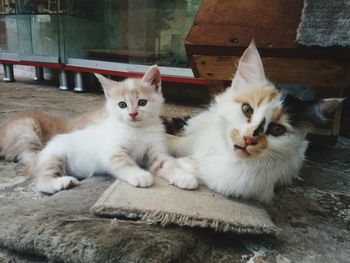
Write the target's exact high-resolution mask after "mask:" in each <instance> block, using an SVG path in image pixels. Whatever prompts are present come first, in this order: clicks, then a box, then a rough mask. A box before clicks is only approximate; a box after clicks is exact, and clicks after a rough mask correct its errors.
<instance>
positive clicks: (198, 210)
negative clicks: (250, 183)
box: [91, 178, 277, 234]
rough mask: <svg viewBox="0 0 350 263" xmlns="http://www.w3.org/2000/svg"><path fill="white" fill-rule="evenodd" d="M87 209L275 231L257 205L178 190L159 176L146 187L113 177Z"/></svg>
mask: <svg viewBox="0 0 350 263" xmlns="http://www.w3.org/2000/svg"><path fill="white" fill-rule="evenodd" d="M91 211H92V212H93V213H94V214H95V215H97V216H102V217H109V218H110V217H116V218H122V219H123V218H124V219H132V220H139V221H142V222H145V223H148V224H160V225H163V226H165V225H174V224H175V225H179V226H188V227H202V228H211V229H214V230H215V231H221V232H235V233H254V234H273V233H275V232H276V230H277V229H276V226H275V225H274V224H273V223H272V221H271V219H270V217H269V215H268V214H267V212H266V211H265V209H264V208H263V207H262V206H260V205H256V204H251V203H247V202H243V201H237V200H232V199H227V198H225V197H223V196H221V195H218V194H216V193H213V192H212V191H210V190H208V189H207V188H205V187H202V186H201V187H200V188H199V189H198V190H194V191H188V190H181V189H179V188H177V187H175V186H173V185H168V183H167V182H165V181H164V180H162V179H160V178H156V181H155V184H154V185H153V186H152V187H150V188H136V187H133V186H131V185H129V184H128V183H126V182H124V181H121V180H116V181H115V182H114V183H113V184H112V185H111V186H110V187H109V188H108V189H107V190H106V191H105V192H104V193H103V195H102V196H101V197H100V199H99V200H98V201H97V202H96V204H95V205H94V206H93V207H92V208H91Z"/></svg>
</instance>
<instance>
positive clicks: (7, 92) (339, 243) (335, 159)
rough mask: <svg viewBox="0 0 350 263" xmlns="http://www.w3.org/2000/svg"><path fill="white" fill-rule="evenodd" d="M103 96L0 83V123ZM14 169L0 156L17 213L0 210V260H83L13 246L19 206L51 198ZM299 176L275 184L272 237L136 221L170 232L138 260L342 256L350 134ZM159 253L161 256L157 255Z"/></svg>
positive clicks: (66, 110) (2, 199) (174, 112)
mask: <svg viewBox="0 0 350 263" xmlns="http://www.w3.org/2000/svg"><path fill="white" fill-rule="evenodd" d="M102 100H103V95H96V94H74V93H72V92H62V91H58V90H57V89H56V88H55V87H54V86H48V85H47V84H46V83H45V82H44V83H39V84H38V83H34V82H31V81H27V80H20V82H16V83H4V82H2V81H1V82H0V123H1V122H2V121H3V120H4V119H5V118H6V117H8V116H9V115H10V114H12V113H14V112H17V111H23V110H45V111H52V112H56V113H60V114H64V115H67V116H72V115H77V114H80V113H82V112H85V111H86V110H87V109H89V108H91V107H93V106H96V105H97V104H99V103H101V101H102ZM165 111H166V115H168V116H181V115H184V114H185V115H186V114H192V115H193V114H196V113H198V112H200V111H201V109H199V108H194V107H184V106H174V105H167V106H166V108H165ZM20 174H21V173H20V167H19V166H18V165H16V164H13V163H6V162H4V161H0V207H1V206H3V207H7V206H8V207H11V209H12V208H13V209H15V208H16V206H18V210H16V211H17V212H16V214H15V215H16V216H15V217H11V218H12V219H9V217H6V215H0V262H48V261H49V260H50V261H51V262H60V261H67V262H84V261H79V260H78V259H76V260H73V259H69V257H67V256H66V257H61V256H60V255H56V254H55V255H54V256H53V254H52V251H51V252H50V251H49V252H47V251H46V250H37V249H32V250H31V249H28V248H25V247H23V246H22V245H21V246H20V245H16V244H19V243H20V242H21V240H18V241H16V240H15V241H13V239H16V237H13V236H11V235H10V234H11V233H17V232H16V231H19V230H18V227H19V224H20V223H19V221H16V218H18V219H17V220H19V218H21V214H20V212H18V211H24V210H25V211H26V212H25V213H28V214H31V216H33V214H34V216H35V211H36V210H35V211H34V210H33V211H32V212H31V210H30V209H31V208H30V202H32V201H33V200H42V199H46V200H48V201H50V200H49V199H50V198H51V197H43V196H41V195H40V194H39V193H37V192H36V191H35V189H34V188H33V185H32V184H31V182H30V181H28V180H27V179H26V178H25V177H23V176H21V175H20ZM300 176H301V178H302V180H300V181H295V182H294V183H293V185H292V186H289V187H286V188H284V189H278V190H277V193H276V198H275V200H274V202H273V204H271V205H270V206H268V207H267V211H268V213H269V214H270V216H271V218H272V220H273V221H274V223H275V224H276V225H277V226H278V227H279V228H280V229H281V231H280V233H278V234H277V235H276V236H258V237H257V236H232V235H226V234H217V233H212V232H210V231H209V232H208V231H203V230H189V229H180V228H176V227H175V228H166V229H163V228H160V227H150V226H145V227H140V226H138V227H139V230H138V231H140V232H142V231H145V233H146V232H147V234H144V235H149V237H148V238H149V239H147V240H150V239H154V240H155V241H154V242H156V241H159V242H158V243H156V244H160V243H161V242H162V244H164V242H165V241H164V238H165V237H171V243H172V244H173V247H171V248H169V247H168V248H165V247H164V246H161V247H159V248H158V247H157V246H158V245H157V246H156V245H155V247H157V251H156V252H155V255H156V256H157V257H156V256H154V255H153V254H150V253H151V252H149V248H147V249H146V247H145V250H148V252H149V253H148V254H147V256H140V255H139V256H138V258H137V260H138V261H140V262H147V261H148V260H149V259H154V260H153V262H157V259H158V261H161V260H159V259H160V258H162V259H163V260H165V259H166V261H176V262H177V261H180V260H182V261H192V262H195V261H197V262H199V261H200V262H349V258H350V233H349V232H350V140H349V139H347V138H344V137H340V138H339V140H338V143H337V145H336V146H335V147H332V148H329V149H326V150H324V151H322V152H310V153H309V154H308V156H307V160H306V162H305V165H304V167H303V169H302V171H301V174H300ZM95 183H96V185H99V187H100V188H101V189H102V188H103V187H106V186H107V185H108V184H110V182H109V180H108V179H98V180H97V182H95ZM95 183H93V184H92V185H95ZM87 184H89V182H87ZM68 192H69V191H67V193H68ZM67 193H63V194H62V195H61V197H62V198H64V195H67ZM71 193H73V192H71ZM67 196H68V195H67ZM66 198H68V197H66ZM24 201H25V202H24ZM56 201H57V200H56ZM23 202H24V203H26V202H28V204H29V205H26V207H22V206H23ZM33 202H34V201H33ZM50 202H52V201H50ZM57 202H58V201H57ZM73 203H74V202H72V204H71V206H72V205H73ZM82 203H84V202H82ZM69 205H70V204H67V206H69ZM89 205H90V204H89V203H87V204H86V210H87V211H85V210H84V209H85V206H84V205H81V207H80V208H81V209H83V210H84V211H83V213H85V214H84V215H85V216H86V217H89V215H88V208H87V207H88V206H89ZM0 210H1V209H0ZM6 211H7V210H6V209H5V210H2V212H1V211H0V213H3V214H6ZM38 213H39V212H38ZM46 213H47V215H46V216H47V217H49V216H50V210H49V209H48V210H47V211H46ZM9 215H10V214H9ZM26 216H28V215H27V214H26ZM89 218H90V217H89ZM90 219H91V220H94V219H93V218H90ZM21 222H22V221H21ZM111 222H113V220H112V219H111V221H109V220H107V221H103V223H101V224H105V225H108V226H110V224H111ZM22 223H23V222H22ZM97 223H100V221H99V222H96V224H97ZM118 227H119V228H123V229H124V228H125V229H126V230H125V231H126V232H125V233H129V232H130V233H131V232H132V233H134V232H135V230H134V229H135V225H134V223H128V222H123V223H120V225H118V226H116V229H117V230H118ZM129 228H130V229H129ZM9 229H10V230H11V231H12V232H11V231H10V230H9ZM13 229H16V230H13ZM128 229H129V230H128ZM128 231H129V232H128ZM2 233H3V234H2ZM125 233H124V234H125ZM142 233H143V232H142ZM1 235H2V236H1ZM6 235H8V236H6ZM130 236H131V235H130ZM113 238H114V239H117V238H118V237H117V236H114V237H113ZM147 240H146V241H143V242H141V241H140V240H138V242H139V243H137V244H138V245H137V246H138V247H139V248H140V247H143V246H144V245H145V243H147V242H148V241H147ZM107 241H108V242H111V241H110V240H107ZM107 241H106V242H107ZM16 242H17V243H16ZM101 242H102V241H101ZM124 242H126V241H124ZM128 242H129V243H123V247H119V248H118V249H119V250H118V249H117V248H116V249H115V251H116V252H115V253H117V254H116V258H118V256H119V259H123V260H120V261H125V262H126V261H128V260H126V259H130V260H132V259H134V261H136V260H135V257H134V258H133V257H131V254H133V253H136V252H135V251H129V250H127V249H126V244H130V242H135V240H128ZM21 244H22V243H21ZM31 245H32V244H31ZM34 247H35V246H34ZM45 251H46V252H45ZM50 253H51V254H50ZM118 253H120V254H118ZM120 255H122V257H120ZM142 255H145V254H142ZM159 255H163V256H164V257H159ZM133 256H135V255H134V254H133ZM85 262H90V261H85ZM110 262H113V260H111V261H110Z"/></svg>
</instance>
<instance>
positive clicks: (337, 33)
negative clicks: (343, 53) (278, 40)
mask: <svg viewBox="0 0 350 263" xmlns="http://www.w3.org/2000/svg"><path fill="white" fill-rule="evenodd" d="M296 40H297V42H298V43H300V44H303V45H307V46H315V45H316V46H322V47H329V46H335V45H340V46H350V1H349V0H332V1H329V0H304V8H303V12H302V17H301V23H300V24H299V27H298V31H297V39H296Z"/></svg>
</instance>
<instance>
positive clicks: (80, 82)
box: [74, 71, 85, 92]
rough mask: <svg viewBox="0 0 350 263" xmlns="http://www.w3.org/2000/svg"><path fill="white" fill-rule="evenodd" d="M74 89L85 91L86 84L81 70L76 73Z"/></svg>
mask: <svg viewBox="0 0 350 263" xmlns="http://www.w3.org/2000/svg"><path fill="white" fill-rule="evenodd" d="M74 83H75V85H74V91H75V92H84V91H85V89H84V86H83V76H82V74H81V72H79V71H77V72H75V75H74Z"/></svg>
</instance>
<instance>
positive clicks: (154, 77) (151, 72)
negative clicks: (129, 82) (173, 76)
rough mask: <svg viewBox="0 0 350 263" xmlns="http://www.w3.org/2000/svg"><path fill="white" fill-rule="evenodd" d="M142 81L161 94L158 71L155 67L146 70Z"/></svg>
mask: <svg viewBox="0 0 350 263" xmlns="http://www.w3.org/2000/svg"><path fill="white" fill-rule="evenodd" d="M142 81H144V82H146V83H148V84H150V85H151V87H153V88H154V90H155V91H157V92H161V90H162V86H161V78H160V71H159V68H158V67H157V65H154V66H152V67H150V68H149V69H148V70H147V72H146V73H145V75H143V78H142Z"/></svg>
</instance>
